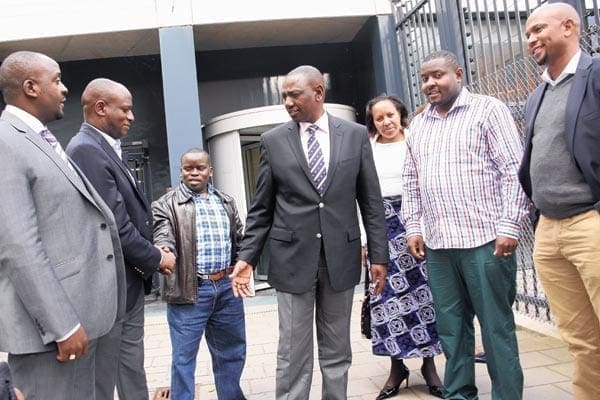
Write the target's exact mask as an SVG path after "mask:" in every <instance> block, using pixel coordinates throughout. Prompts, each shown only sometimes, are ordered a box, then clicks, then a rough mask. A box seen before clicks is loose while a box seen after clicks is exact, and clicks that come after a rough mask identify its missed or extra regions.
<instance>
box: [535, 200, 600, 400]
mask: <svg viewBox="0 0 600 400" xmlns="http://www.w3.org/2000/svg"><path fill="white" fill-rule="evenodd" d="M533 260H534V262H535V267H536V270H537V273H538V276H539V278H540V282H541V283H542V286H543V288H544V291H545V293H546V296H547V298H548V302H549V303H550V310H551V311H552V314H553V315H554V319H555V321H556V324H557V325H558V329H559V332H560V335H561V336H562V338H563V340H564V341H565V342H567V344H568V346H569V351H570V353H571V354H572V355H573V357H574V359H575V371H574V373H573V394H574V396H575V399H576V400H597V399H600V386H599V383H600V213H599V212H598V211H597V210H590V211H588V212H585V213H582V214H579V215H576V216H573V217H570V218H564V219H553V218H547V217H544V216H541V217H540V220H539V223H538V225H537V228H536V231H535V247H534V252H533Z"/></svg>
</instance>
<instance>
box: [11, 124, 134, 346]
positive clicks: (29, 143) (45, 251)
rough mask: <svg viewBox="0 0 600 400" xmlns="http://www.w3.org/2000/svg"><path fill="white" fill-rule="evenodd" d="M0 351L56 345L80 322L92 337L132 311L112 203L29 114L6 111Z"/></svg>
mask: <svg viewBox="0 0 600 400" xmlns="http://www.w3.org/2000/svg"><path fill="white" fill-rule="evenodd" d="M0 149H1V150H0V154H1V156H0V171H2V173H0V187H2V192H1V193H0V204H1V206H0V221H2V229H0V288H1V289H0V351H7V352H9V353H13V354H29V353H38V352H47V351H56V344H55V343H54V342H55V341H56V340H57V339H59V338H61V337H62V336H64V335H65V334H67V333H68V332H69V330H71V329H72V328H74V327H75V326H76V325H77V323H81V326H82V327H83V328H84V329H85V331H86V333H87V335H88V338H89V339H96V338H98V337H100V336H102V335H104V334H106V333H107V332H108V331H109V330H110V329H111V328H112V327H113V325H114V322H115V319H116V318H120V317H121V316H122V315H123V314H124V312H125V285H124V279H125V276H124V271H123V269H124V267H123V255H122V253H121V246H120V244H119V236H118V232H117V225H116V223H115V220H114V219H113V216H112V213H111V211H110V209H109V208H108V207H107V206H106V204H104V202H103V201H102V199H101V198H100V196H99V195H98V193H96V191H95V190H94V189H93V187H92V186H91V184H90V183H89V182H88V181H87V180H86V179H85V177H83V175H82V174H81V175H80V174H79V173H78V171H77V168H76V166H74V167H73V168H69V166H68V165H67V163H65V162H64V161H63V160H62V159H61V158H60V156H59V155H58V154H57V153H56V152H55V151H54V150H53V149H52V148H51V147H50V146H49V145H48V143H47V142H45V141H44V139H42V138H41V137H40V135H39V133H37V132H33V131H32V130H31V128H29V127H28V126H27V125H26V124H25V123H24V122H23V121H21V120H20V119H18V118H17V117H15V116H14V115H12V114H10V113H8V112H4V113H3V114H2V116H1V117H0Z"/></svg>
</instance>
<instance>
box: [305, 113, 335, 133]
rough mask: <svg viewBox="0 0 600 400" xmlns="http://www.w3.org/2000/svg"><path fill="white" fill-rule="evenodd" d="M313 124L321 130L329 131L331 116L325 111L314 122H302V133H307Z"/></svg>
mask: <svg viewBox="0 0 600 400" xmlns="http://www.w3.org/2000/svg"><path fill="white" fill-rule="evenodd" d="M311 125H317V126H318V127H319V131H321V132H325V133H329V116H328V115H327V112H324V113H323V115H321V117H320V118H319V119H318V120H316V121H315V123H314V124H313V123H311V122H300V133H306V129H307V128H308V127H309V126H311Z"/></svg>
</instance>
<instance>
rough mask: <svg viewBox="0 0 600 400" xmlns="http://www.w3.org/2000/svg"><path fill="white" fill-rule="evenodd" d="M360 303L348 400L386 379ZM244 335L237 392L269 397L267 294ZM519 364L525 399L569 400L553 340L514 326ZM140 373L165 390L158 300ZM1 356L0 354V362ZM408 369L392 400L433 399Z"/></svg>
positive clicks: (273, 335)
mask: <svg viewBox="0 0 600 400" xmlns="http://www.w3.org/2000/svg"><path fill="white" fill-rule="evenodd" d="M360 299H361V296H360V295H357V296H355V304H354V308H353V314H352V318H353V320H352V349H353V362H352V367H351V368H350V379H349V387H348V398H349V399H354V400H358V399H369V400H373V399H374V398H375V396H376V395H377V393H378V392H379V389H380V387H381V386H382V385H383V383H384V382H385V379H386V378H387V373H388V368H389V360H388V359H387V358H386V357H376V356H373V355H372V353H371V348H370V343H369V341H368V340H365V339H363V338H361V335H360V328H359V319H360ZM246 332H247V338H248V339H247V340H248V357H247V362H246V367H245V369H244V374H243V376H242V388H243V389H244V392H245V393H246V396H247V397H248V399H250V400H262V399H265V400H267V399H269V400H271V399H274V398H275V394H274V393H275V357H276V349H277V305H276V302H275V297H274V296H273V295H272V294H270V293H268V291H267V292H266V293H264V294H261V295H259V296H257V297H255V298H252V299H248V300H246ZM517 335H518V338H519V349H520V354H521V364H522V366H523V369H524V374H525V395H524V399H525V400H567V399H572V398H573V396H572V395H571V388H570V377H571V374H572V370H573V363H572V360H571V356H570V355H569V353H568V352H567V349H566V347H565V346H564V344H563V343H562V342H561V341H560V340H559V339H557V338H556V337H553V335H551V334H550V335H546V334H542V333H538V332H535V331H532V330H529V329H527V328H523V327H519V330H518V332H517ZM145 346H146V372H147V376H148V385H149V388H150V394H151V396H150V398H151V399H152V396H153V394H154V392H155V390H156V389H157V388H160V387H164V386H168V384H169V368H170V363H171V343H170V341H169V333H168V328H167V322H166V315H165V305H164V303H162V302H160V301H147V305H146V340H145ZM5 358H6V354H4V353H0V360H4V359H5ZM436 363H437V365H438V372H439V373H440V376H443V371H444V358H443V356H438V357H437V358H436ZM407 365H408V367H409V368H410V370H411V374H410V379H409V381H410V382H409V383H410V385H409V388H408V389H402V390H401V391H400V394H399V395H398V396H397V398H398V399H406V400H414V399H433V398H434V397H432V396H430V395H429V393H428V392H427V386H425V381H424V380H423V378H422V377H421V375H420V373H419V367H420V360H418V359H415V360H407ZM476 375H477V386H478V388H479V391H480V394H481V396H480V398H481V399H482V400H487V399H490V398H491V397H490V380H489V378H488V376H487V371H486V368H485V365H483V364H476ZM320 382H321V378H320V373H319V371H318V363H315V372H314V377H313V387H312V390H311V394H310V398H311V399H320ZM196 383H197V396H196V398H197V399H202V400H214V399H217V394H216V391H215V388H214V381H213V378H212V373H211V366H210V358H209V355H208V349H207V348H206V345H205V342H204V341H202V344H201V347H200V352H199V355H198V366H197V369H196Z"/></svg>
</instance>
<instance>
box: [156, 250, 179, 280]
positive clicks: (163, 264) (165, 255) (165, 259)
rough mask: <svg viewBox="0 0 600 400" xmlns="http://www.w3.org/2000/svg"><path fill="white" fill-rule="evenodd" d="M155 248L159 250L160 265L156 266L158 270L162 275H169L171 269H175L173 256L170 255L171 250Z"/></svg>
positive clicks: (171, 271)
mask: <svg viewBox="0 0 600 400" xmlns="http://www.w3.org/2000/svg"><path fill="white" fill-rule="evenodd" d="M156 247H157V248H158V249H159V250H160V254H161V259H160V265H159V266H158V270H159V271H160V273H161V274H163V275H171V274H172V273H173V269H174V268H175V254H173V253H171V249H169V248H168V247H166V246H165V247H159V246H156Z"/></svg>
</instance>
